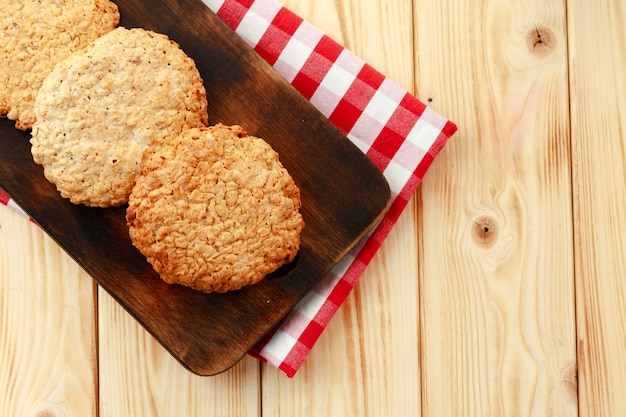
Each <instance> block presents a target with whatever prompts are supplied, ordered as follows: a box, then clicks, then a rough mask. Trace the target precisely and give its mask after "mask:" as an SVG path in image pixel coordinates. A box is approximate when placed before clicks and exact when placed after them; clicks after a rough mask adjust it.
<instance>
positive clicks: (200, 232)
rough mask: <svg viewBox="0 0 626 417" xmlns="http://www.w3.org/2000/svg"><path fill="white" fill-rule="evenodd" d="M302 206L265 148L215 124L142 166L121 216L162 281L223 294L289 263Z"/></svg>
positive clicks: (294, 251)
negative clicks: (124, 217)
mask: <svg viewBox="0 0 626 417" xmlns="http://www.w3.org/2000/svg"><path fill="white" fill-rule="evenodd" d="M300 206H301V201H300V190H299V189H298V187H297V186H296V185H295V184H294V181H293V179H292V178H291V176H290V175H289V173H288V172H287V170H286V169H285V168H284V167H283V166H282V164H281V163H280V161H279V159H278V154H277V153H276V152H275V151H274V150H273V149H272V148H271V147H270V145H269V144H267V143H266V142H265V141H264V140H262V139H259V138H255V137H250V136H246V133H245V132H244V131H243V129H242V128H241V127H239V126H231V127H226V126H223V125H217V126H214V127H210V128H204V129H192V130H189V131H187V132H184V133H183V134H182V135H181V136H180V137H178V138H177V139H175V140H174V141H173V142H172V144H170V145H168V146H165V147H163V148H162V149H161V150H160V151H158V152H157V153H156V154H154V155H153V156H152V157H150V158H146V160H144V163H143V164H142V172H141V175H140V176H139V177H138V179H137V183H136V185H135V188H134V190H133V192H132V194H131V196H130V200H129V207H128V209H127V213H126V218H127V221H128V226H129V230H130V236H131V239H132V241H133V244H134V245H135V246H136V247H137V248H138V249H139V250H140V251H141V252H142V253H143V254H144V255H145V256H146V258H147V259H148V261H149V262H150V263H151V264H152V266H153V267H154V269H155V271H157V272H158V273H159V274H160V276H161V278H162V279H163V280H164V281H166V282H168V283H177V284H182V285H185V286H188V287H192V288H195V289H198V290H201V291H205V292H225V291H230V290H236V289H240V288H241V287H243V286H245V285H249V284H254V283H256V282H258V281H259V280H261V279H262V278H263V277H264V276H265V275H266V274H268V273H270V272H272V271H274V270H275V269H277V268H278V267H280V266H281V265H284V264H287V263H289V262H291V261H292V260H293V259H294V257H295V256H296V254H297V252H298V250H299V247H300V233H301V231H302V228H303V227H304V222H303V219H302V216H301V214H300V212H299V209H300Z"/></svg>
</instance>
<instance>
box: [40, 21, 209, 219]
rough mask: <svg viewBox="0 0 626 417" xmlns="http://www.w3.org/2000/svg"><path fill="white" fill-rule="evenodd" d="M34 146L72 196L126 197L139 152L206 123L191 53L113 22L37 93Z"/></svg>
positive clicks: (76, 199)
mask: <svg viewBox="0 0 626 417" xmlns="http://www.w3.org/2000/svg"><path fill="white" fill-rule="evenodd" d="M35 115H36V118H37V120H36V122H35V124H34V125H33V130H32V138H31V144H32V154H33V158H34V160H35V162H37V163H38V164H41V165H43V167H44V174H45V176H46V178H47V179H48V180H49V181H50V182H52V183H54V184H55V185H56V187H57V189H58V190H59V192H60V193H61V195H62V196H63V197H66V198H69V199H70V201H71V202H73V203H75V204H84V205H88V206H98V207H108V206H119V205H122V204H124V203H126V202H127V201H128V195H129V194H130V192H131V190H132V188H133V185H134V183H135V177H136V176H137V174H138V173H139V171H140V163H141V160H142V158H143V155H144V154H146V153H150V152H153V151H154V150H155V149H158V148H159V147H160V146H161V145H162V144H164V143H167V142H169V140H170V139H171V137H173V136H175V135H177V134H179V133H180V132H181V131H183V130H185V129H188V128H192V127H200V126H206V124H207V122H208V115H207V99H206V91H205V88H204V85H203V81H202V78H201V76H200V74H199V72H198V70H197V68H196V66H195V63H194V61H193V60H192V59H191V58H189V57H188V56H187V55H185V53H184V52H183V51H182V50H181V49H180V47H179V46H178V44H176V43H175V42H173V41H171V40H170V39H168V38H167V37H166V36H165V35H162V34H158V33H154V32H151V31H147V30H144V29H130V30H129V29H125V28H122V27H119V28H117V29H115V30H113V31H111V32H109V33H107V34H106V35H104V36H102V37H100V38H99V39H97V40H96V41H94V42H93V43H92V44H91V45H90V46H89V47H88V48H86V49H85V50H84V51H83V52H81V53H78V54H74V55H73V56H71V57H69V58H67V59H65V60H64V61H62V62H60V63H59V64H58V65H57V66H56V67H55V68H54V70H53V71H52V72H51V73H50V75H49V76H48V77H47V78H46V79H45V81H44V83H43V85H42V87H41V90H40V92H39V94H38V96H37V99H36V101H35Z"/></svg>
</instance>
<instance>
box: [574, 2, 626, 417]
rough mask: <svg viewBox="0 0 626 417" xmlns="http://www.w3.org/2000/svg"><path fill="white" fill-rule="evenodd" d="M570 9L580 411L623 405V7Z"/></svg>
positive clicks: (619, 410) (614, 410) (614, 411)
mask: <svg viewBox="0 0 626 417" xmlns="http://www.w3.org/2000/svg"><path fill="white" fill-rule="evenodd" d="M623 6H624V5H623V3H622V2H621V1H619V0H614V1H608V2H603V3H602V4H600V3H598V4H595V3H594V5H593V7H584V6H583V5H582V4H579V2H575V1H570V2H569V7H568V22H569V26H568V29H569V34H570V36H569V43H570V51H571V52H570V74H571V92H572V154H573V162H574V170H573V179H574V209H575V217H574V224H575V225H576V241H575V245H576V246H575V254H576V272H577V274H576V275H577V279H576V284H577V285H576V294H577V313H578V369H579V388H580V415H581V416H585V417H586V416H615V415H620V414H623V413H624V410H626V378H625V375H626V356H624V352H626V309H625V308H624V306H625V301H624V300H626V282H625V281H624V277H625V276H626V256H625V254H626V247H625V244H624V236H626V217H625V216H624V210H623V206H624V202H625V201H626V178H625V168H624V167H625V166H626V151H625V150H624V146H625V143H626V138H625V136H624V132H625V128H626V78H625V76H624V71H623V68H624V67H625V66H626V51H625V50H624V44H625V43H626V30H625V29H624V25H623V24H622V22H623V21H624V19H626V10H625V9H624V7H623Z"/></svg>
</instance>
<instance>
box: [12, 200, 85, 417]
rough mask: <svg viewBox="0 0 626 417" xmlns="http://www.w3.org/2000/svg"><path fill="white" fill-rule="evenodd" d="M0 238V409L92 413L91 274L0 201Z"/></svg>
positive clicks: (80, 416)
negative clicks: (0, 205)
mask: <svg viewBox="0 0 626 417" xmlns="http://www.w3.org/2000/svg"><path fill="white" fill-rule="evenodd" d="M0 242H3V244H1V245H0V317H1V319H0V335H1V337H0V415H3V416H20V415H31V416H55V415H63V416H67V417H86V416H94V417H95V416H96V415H97V411H96V395H95V394H96V392H97V385H96V383H97V363H96V362H97V361H96V355H95V353H96V335H95V316H94V314H95V311H94V308H93V306H94V304H93V298H94V286H93V280H92V279H91V278H90V277H89V276H88V275H87V274H86V273H85V272H84V271H82V270H81V269H80V268H79V267H78V266H77V265H76V263H75V262H74V261H72V259H70V257H69V256H68V255H67V254H65V253H64V252H63V251H62V249H60V248H59V247H58V246H57V245H56V244H55V243H54V242H53V241H52V240H51V239H50V238H48V237H47V236H45V234H44V233H43V232H42V231H41V229H40V228H39V227H37V226H36V225H34V224H32V223H30V222H28V220H27V219H25V218H23V217H22V216H20V215H18V214H16V213H15V212H13V211H11V210H9V209H7V208H5V207H0ZM9 242H10V243H9Z"/></svg>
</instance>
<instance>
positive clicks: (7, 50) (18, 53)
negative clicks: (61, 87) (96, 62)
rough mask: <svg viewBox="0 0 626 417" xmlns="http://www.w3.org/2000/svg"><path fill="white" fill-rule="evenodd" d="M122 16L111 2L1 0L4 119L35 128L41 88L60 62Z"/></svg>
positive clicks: (0, 83) (0, 94) (0, 92)
mask: <svg viewBox="0 0 626 417" xmlns="http://www.w3.org/2000/svg"><path fill="white" fill-rule="evenodd" d="M119 20H120V15H119V11H118V8H117V6H116V5H115V3H112V2H110V1H108V0H38V1H32V0H0V63H1V64H0V117H8V118H9V119H11V120H15V126H16V127H17V128H18V129H22V130H27V129H30V128H31V127H32V125H33V122H34V121H35V115H34V113H33V105H34V102H35V97H36V95H37V91H38V90H39V88H40V87H41V84H42V82H43V80H44V78H45V77H46V76H47V75H48V74H49V73H50V72H51V71H52V69H53V68H54V66H55V64H56V63H58V62H59V61H61V60H63V59H65V58H67V57H68V56H70V55H71V54H72V53H75V52H79V51H81V50H82V49H83V48H85V47H86V46H87V45H88V44H89V43H91V42H92V41H93V40H95V39H97V38H98V37H100V36H101V35H104V34H105V33H107V32H109V31H111V30H113V29H115V27H116V26H117V25H118V23H119Z"/></svg>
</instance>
